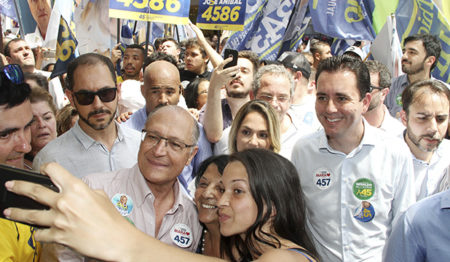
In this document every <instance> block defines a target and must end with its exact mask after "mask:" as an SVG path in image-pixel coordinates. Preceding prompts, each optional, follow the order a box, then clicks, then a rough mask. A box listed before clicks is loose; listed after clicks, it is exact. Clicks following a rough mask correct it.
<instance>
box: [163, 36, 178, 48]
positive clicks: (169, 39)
mask: <svg viewBox="0 0 450 262" xmlns="http://www.w3.org/2000/svg"><path fill="white" fill-rule="evenodd" d="M167 41H170V42H173V43H174V44H175V46H176V47H177V49H180V48H181V47H180V43H178V41H177V40H175V39H174V38H172V37H164V38H163V39H162V40H161V43H160V45H162V44H164V42H167Z"/></svg>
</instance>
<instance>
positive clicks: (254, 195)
mask: <svg viewBox="0 0 450 262" xmlns="http://www.w3.org/2000/svg"><path fill="white" fill-rule="evenodd" d="M229 161H230V162H229V163H228V165H227V166H226V167H225V170H224V173H223V176H222V185H221V192H222V196H221V198H220V200H219V201H218V209H219V211H218V214H219V223H220V233H221V235H222V237H223V238H222V244H223V249H222V251H223V253H224V255H225V257H227V258H228V259H230V260H231V261H248V260H257V261H287V262H289V261H317V260H316V259H315V254H316V252H315V248H314V246H313V244H312V241H311V239H310V238H309V236H308V234H307V232H306V229H305V214H304V211H305V208H304V203H303V196H302V193H301V192H302V191H301V187H300V181H299V177H298V174H297V172H296V169H295V167H294V166H293V165H292V164H291V162H290V161H288V160H287V159H285V158H283V157H282V156H280V155H278V154H276V153H273V152H271V151H267V150H263V149H249V150H245V151H242V152H237V153H234V154H232V155H231V156H230V158H229ZM43 172H44V173H46V174H48V175H49V176H50V177H51V178H52V180H53V181H54V183H56V184H57V186H58V187H60V191H61V193H55V192H53V191H51V190H49V189H47V188H44V187H42V186H38V185H35V184H31V183H28V182H24V181H14V182H11V181H10V182H7V183H6V187H7V188H8V190H11V191H13V192H16V193H19V194H25V195H27V196H32V197H33V198H35V199H37V200H38V201H39V202H42V203H45V204H47V205H49V206H50V207H51V209H50V210H48V211H35V210H33V211H30V210H18V209H12V208H11V209H7V210H5V212H4V214H5V215H6V216H7V217H9V218H13V219H18V220H21V221H24V222H28V223H36V224H39V225H43V226H48V227H49V228H48V229H39V230H38V231H37V232H36V238H37V239H38V240H41V241H55V242H58V243H60V244H63V245H67V246H70V247H72V248H73V249H75V250H77V251H78V252H81V253H83V254H85V255H87V256H91V257H95V258H99V259H104V260H108V261H111V260H112V261H149V260H151V261H169V260H171V261H176V260H182V261H220V259H218V258H214V257H207V256H202V255H198V254H193V253H189V252H185V251H183V250H180V249H178V248H174V247H170V246H168V245H166V244H164V243H162V242H160V241H158V240H156V239H154V238H152V237H149V236H147V235H145V234H144V233H142V232H140V231H139V230H137V229H136V228H134V227H133V226H132V225H131V224H130V223H128V222H127V221H126V220H125V219H121V218H120V217H121V216H120V214H119V213H118V212H117V211H116V209H115V208H114V206H112V205H111V202H110V200H109V199H108V198H107V197H106V195H105V194H104V193H103V192H99V191H92V190H90V189H89V188H88V187H87V185H85V184H83V183H82V182H81V181H80V180H78V179H76V178H75V177H73V176H71V175H70V174H69V173H68V172H67V171H65V170H64V169H63V168H61V167H60V166H59V165H57V164H55V163H51V164H47V165H46V166H44V168H43ZM81 195H82V196H83V197H81V198H80V196H81ZM31 213H32V214H33V215H30V214H31ZM31 217H32V218H31ZM31 220H32V221H31Z"/></svg>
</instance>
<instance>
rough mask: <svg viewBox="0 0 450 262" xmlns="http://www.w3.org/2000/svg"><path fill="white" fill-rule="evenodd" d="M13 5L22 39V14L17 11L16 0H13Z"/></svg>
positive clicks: (23, 35)
mask: <svg viewBox="0 0 450 262" xmlns="http://www.w3.org/2000/svg"><path fill="white" fill-rule="evenodd" d="M14 6H15V7H16V14H17V19H18V20H19V30H20V38H22V39H24V37H25V32H24V31H23V23H22V15H21V13H20V12H19V7H18V6H17V0H14Z"/></svg>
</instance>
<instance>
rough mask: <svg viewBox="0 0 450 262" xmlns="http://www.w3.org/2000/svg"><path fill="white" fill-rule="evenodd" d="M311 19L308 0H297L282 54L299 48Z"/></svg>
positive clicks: (280, 52)
mask: <svg viewBox="0 0 450 262" xmlns="http://www.w3.org/2000/svg"><path fill="white" fill-rule="evenodd" d="M310 21H311V15H310V12H309V9H308V0H297V2H296V4H295V9H294V11H293V13H292V18H291V20H290V21H289V25H288V27H287V29H286V33H285V34H284V38H283V44H282V46H281V48H280V51H279V54H280V55H281V54H282V53H283V52H286V51H295V50H296V49H297V47H298V45H299V44H301V40H302V37H303V35H304V34H305V31H306V28H307V27H308V24H309V22H310Z"/></svg>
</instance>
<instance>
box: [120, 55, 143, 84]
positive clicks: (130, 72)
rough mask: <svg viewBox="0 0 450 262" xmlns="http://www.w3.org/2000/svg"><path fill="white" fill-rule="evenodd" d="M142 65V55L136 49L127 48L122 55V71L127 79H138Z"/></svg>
mask: <svg viewBox="0 0 450 262" xmlns="http://www.w3.org/2000/svg"><path fill="white" fill-rule="evenodd" d="M143 63H144V55H143V54H142V51H141V50H140V49H137V48H127V49H125V53H124V54H123V69H124V72H125V77H126V78H127V79H135V78H139V72H140V71H141V69H142V64H143Z"/></svg>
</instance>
